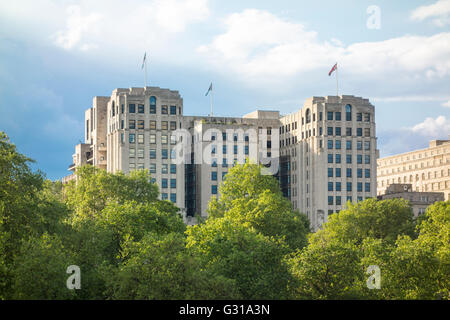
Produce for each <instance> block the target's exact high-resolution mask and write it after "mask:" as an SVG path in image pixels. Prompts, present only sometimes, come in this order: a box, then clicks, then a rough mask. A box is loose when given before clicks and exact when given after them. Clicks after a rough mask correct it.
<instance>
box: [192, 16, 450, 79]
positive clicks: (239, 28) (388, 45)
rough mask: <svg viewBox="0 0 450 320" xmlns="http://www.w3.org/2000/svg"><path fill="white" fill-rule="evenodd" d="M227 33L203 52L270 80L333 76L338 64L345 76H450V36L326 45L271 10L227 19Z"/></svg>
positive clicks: (246, 75)
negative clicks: (314, 73) (310, 73)
mask: <svg viewBox="0 0 450 320" xmlns="http://www.w3.org/2000/svg"><path fill="white" fill-rule="evenodd" d="M224 27H225V32H224V33H223V34H221V35H218V36H216V37H215V38H214V39H213V41H212V42H211V43H210V44H207V45H202V46H200V47H199V48H198V51H199V52H201V53H203V54H204V56H205V57H206V58H207V59H208V60H209V61H210V63H212V64H213V65H215V66H216V67H217V68H218V69H221V70H222V71H224V72H229V71H230V70H231V71H232V72H234V73H237V74H239V76H240V77H241V78H243V79H247V80H250V81H249V82H250V83H254V82H255V81H266V80H267V79H271V80H277V79H278V80H279V79H284V80H286V78H289V77H292V76H294V75H299V74H300V73H303V72H305V71H311V70H320V72H327V71H328V69H329V68H330V67H331V66H332V65H333V64H334V62H335V61H338V66H339V67H340V68H343V69H345V72H347V73H349V74H353V75H355V74H356V75H359V76H361V75H364V77H366V78H367V77H371V78H374V77H379V76H382V77H386V75H388V74H392V75H393V76H396V77H401V76H404V77H410V78H411V77H418V76H419V77H425V78H428V79H435V78H442V77H444V76H447V75H449V74H450V60H449V59H448V57H449V56H450V33H439V34H436V35H433V36H430V37H426V36H411V35H406V36H403V37H398V38H393V39H388V40H384V41H377V42H360V43H354V44H351V45H349V46H347V47H344V46H343V44H342V43H341V42H340V41H339V40H338V39H334V38H333V39H331V40H330V41H329V42H328V41H320V40H319V39H318V37H317V34H316V32H313V31H309V30H306V28H305V27H304V26H303V25H302V24H299V23H295V22H290V21H288V20H285V19H282V18H279V17H277V16H275V15H273V14H271V13H269V12H267V11H262V10H256V9H247V10H244V11H242V12H241V13H234V14H232V15H230V16H229V17H228V18H226V19H225V24H224Z"/></svg>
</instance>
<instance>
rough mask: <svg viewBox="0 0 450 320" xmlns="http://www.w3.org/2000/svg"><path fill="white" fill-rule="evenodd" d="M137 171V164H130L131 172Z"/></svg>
mask: <svg viewBox="0 0 450 320" xmlns="http://www.w3.org/2000/svg"><path fill="white" fill-rule="evenodd" d="M135 169H136V164H135V163H130V171H131V170H135Z"/></svg>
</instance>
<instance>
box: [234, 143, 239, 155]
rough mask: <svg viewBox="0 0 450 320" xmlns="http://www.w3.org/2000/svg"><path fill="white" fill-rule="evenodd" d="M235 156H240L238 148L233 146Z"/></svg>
mask: <svg viewBox="0 0 450 320" xmlns="http://www.w3.org/2000/svg"><path fill="white" fill-rule="evenodd" d="M233 154H238V146H236V145H234V146H233Z"/></svg>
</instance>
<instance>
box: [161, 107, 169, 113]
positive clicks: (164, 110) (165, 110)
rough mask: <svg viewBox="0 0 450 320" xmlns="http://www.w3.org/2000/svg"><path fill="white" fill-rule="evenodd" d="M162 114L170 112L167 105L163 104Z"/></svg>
mask: <svg viewBox="0 0 450 320" xmlns="http://www.w3.org/2000/svg"><path fill="white" fill-rule="evenodd" d="M161 114H169V112H168V109H167V106H161Z"/></svg>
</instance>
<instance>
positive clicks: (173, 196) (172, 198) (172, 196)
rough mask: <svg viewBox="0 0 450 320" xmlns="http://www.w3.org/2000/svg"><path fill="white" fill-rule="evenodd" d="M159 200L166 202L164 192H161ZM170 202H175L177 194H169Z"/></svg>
mask: <svg viewBox="0 0 450 320" xmlns="http://www.w3.org/2000/svg"><path fill="white" fill-rule="evenodd" d="M161 200H168V194H167V193H165V192H161ZM170 201H171V202H173V203H176V202H177V194H176V193H171V194H170Z"/></svg>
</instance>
